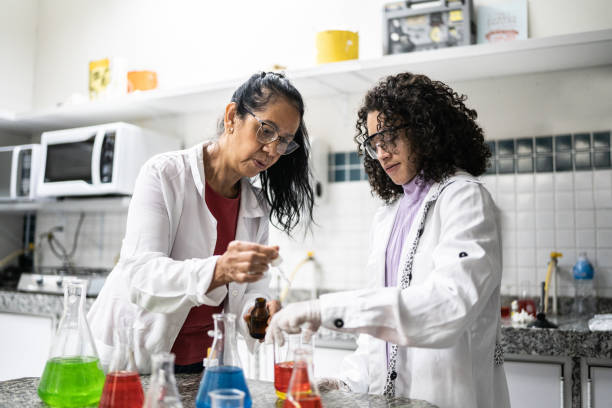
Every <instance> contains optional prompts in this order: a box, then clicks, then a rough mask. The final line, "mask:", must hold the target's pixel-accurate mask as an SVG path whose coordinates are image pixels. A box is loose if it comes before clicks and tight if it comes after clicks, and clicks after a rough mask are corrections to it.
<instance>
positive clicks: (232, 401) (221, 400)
mask: <svg viewBox="0 0 612 408" xmlns="http://www.w3.org/2000/svg"><path fill="white" fill-rule="evenodd" d="M208 395H209V396H210V402H211V407H212V408H243V407H244V391H240V390H238V389H236V388H219V389H218V390H214V391H211V392H209V393H208Z"/></svg>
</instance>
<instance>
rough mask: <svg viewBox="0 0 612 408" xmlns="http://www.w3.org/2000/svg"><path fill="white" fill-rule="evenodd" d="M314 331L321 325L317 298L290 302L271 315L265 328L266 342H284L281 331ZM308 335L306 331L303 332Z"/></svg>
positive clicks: (279, 343)
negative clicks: (303, 329)
mask: <svg viewBox="0 0 612 408" xmlns="http://www.w3.org/2000/svg"><path fill="white" fill-rule="evenodd" d="M302 326H304V328H305V329H306V330H309V331H311V333H312V332H316V331H317V330H318V329H319V326H321V306H320V305H319V300H318V299H315V300H309V301H306V302H297V303H290V304H289V305H287V306H286V307H284V308H282V309H281V310H280V311H279V312H277V313H276V314H274V316H272V320H271V321H270V324H269V325H268V329H267V330H266V343H267V344H270V343H272V342H274V343H275V344H278V345H279V346H282V345H283V344H285V338H284V337H283V332H286V333H290V334H295V333H299V332H300V331H301V330H302ZM305 334H306V335H308V332H306V333H305ZM308 337H309V336H308Z"/></svg>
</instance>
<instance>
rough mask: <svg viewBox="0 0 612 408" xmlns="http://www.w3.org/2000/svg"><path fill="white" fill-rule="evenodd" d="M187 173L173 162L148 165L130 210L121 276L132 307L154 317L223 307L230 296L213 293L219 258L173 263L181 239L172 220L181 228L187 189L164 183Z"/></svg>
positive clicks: (222, 289) (222, 288)
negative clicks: (196, 308)
mask: <svg viewBox="0 0 612 408" xmlns="http://www.w3.org/2000/svg"><path fill="white" fill-rule="evenodd" d="M184 171H185V169H184V168H183V167H180V166H178V165H176V163H175V162H170V161H169V160H163V159H160V158H156V159H155V160H150V161H149V162H147V163H146V164H145V165H144V166H143V168H142V169H141V171H140V174H139V176H138V179H137V181H136V186H135V190H134V194H133V196H132V200H131V203H130V208H129V210H128V219H127V227H126V233H125V238H124V240H123V245H122V248H121V257H120V262H119V265H118V268H117V271H118V272H119V273H120V274H121V275H122V277H121V278H122V280H123V281H124V282H125V285H127V287H128V288H129V294H130V299H131V301H132V302H133V303H135V304H137V305H139V306H140V307H142V308H144V309H146V310H149V311H151V312H159V313H173V312H176V311H177V310H179V309H183V308H191V307H193V306H198V305H202V304H205V305H210V306H217V305H219V304H220V303H221V302H222V301H223V299H224V298H225V296H226V294H227V288H226V286H225V285H222V286H220V287H218V288H216V289H214V290H211V291H208V292H207V289H208V287H209V286H210V282H211V280H212V277H213V273H214V269H215V265H216V261H217V258H218V257H217V256H208V257H203V258H194V259H187V260H182V261H176V260H173V259H171V258H170V257H169V254H170V251H171V249H172V246H173V243H174V236H175V234H176V227H174V228H173V227H172V226H171V224H172V223H171V221H170V220H171V217H173V218H172V219H174V220H175V224H178V219H179V218H180V215H181V209H182V203H183V195H182V194H183V193H182V191H184V188H183V187H182V186H180V185H179V184H178V183H176V182H173V183H169V182H164V181H165V179H166V178H177V180H180V178H181V177H182V175H181V172H184ZM173 229H174V230H173ZM203 251H204V250H203Z"/></svg>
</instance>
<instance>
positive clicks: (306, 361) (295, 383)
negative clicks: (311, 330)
mask: <svg viewBox="0 0 612 408" xmlns="http://www.w3.org/2000/svg"><path fill="white" fill-rule="evenodd" d="M294 354H295V364H294V366H293V372H292V373H291V379H290V380H289V388H288V390H287V399H286V400H285V403H284V404H283V408H322V407H323V404H322V403H321V395H320V394H319V389H318V388H317V385H316V384H315V382H314V381H313V380H314V376H313V369H312V352H311V351H310V350H308V349H303V348H300V349H297V350H295V353H294Z"/></svg>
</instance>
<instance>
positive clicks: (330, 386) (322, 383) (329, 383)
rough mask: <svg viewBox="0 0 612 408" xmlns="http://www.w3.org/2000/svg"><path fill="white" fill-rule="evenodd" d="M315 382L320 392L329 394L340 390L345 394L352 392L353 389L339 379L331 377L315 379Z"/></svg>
mask: <svg viewBox="0 0 612 408" xmlns="http://www.w3.org/2000/svg"><path fill="white" fill-rule="evenodd" d="M315 382H316V384H317V387H318V388H319V391H321V392H327V391H332V390H339V391H344V392H351V387H349V386H348V385H346V383H345V382H344V381H342V380H339V379H337V378H331V377H323V378H315Z"/></svg>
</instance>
